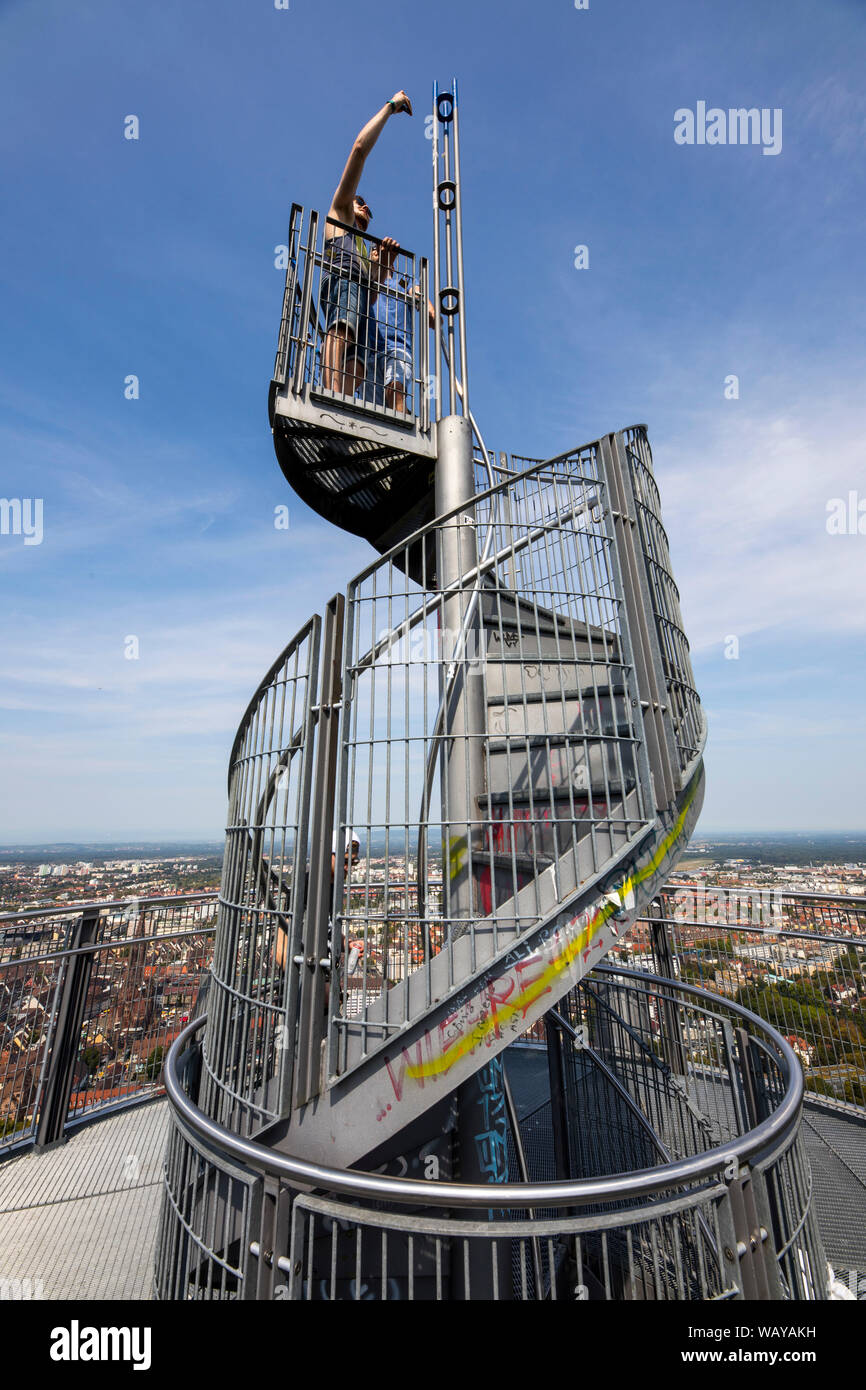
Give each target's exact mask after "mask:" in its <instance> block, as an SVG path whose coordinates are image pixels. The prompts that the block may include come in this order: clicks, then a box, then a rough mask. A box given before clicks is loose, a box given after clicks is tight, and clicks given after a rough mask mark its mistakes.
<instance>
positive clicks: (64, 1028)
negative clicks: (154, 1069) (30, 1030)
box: [36, 907, 99, 1149]
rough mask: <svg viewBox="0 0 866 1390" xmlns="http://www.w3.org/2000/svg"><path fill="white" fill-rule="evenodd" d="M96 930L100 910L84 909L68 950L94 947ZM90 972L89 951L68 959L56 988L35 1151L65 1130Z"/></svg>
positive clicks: (57, 1140)
mask: <svg viewBox="0 0 866 1390" xmlns="http://www.w3.org/2000/svg"><path fill="white" fill-rule="evenodd" d="M98 928H99V908H98V907H90V908H86V909H85V911H84V912H83V913H82V914H81V916H80V917H79V919H78V921H77V922H76V924H75V927H74V928H73V930H72V933H71V936H70V941H69V949H70V950H71V951H80V950H81V948H82V947H86V946H93V945H94V944H95V942H96V935H97V931H98ZM92 969H93V952H92V951H87V952H82V954H80V955H70V956H68V957H67V959H66V960H65V961H64V969H63V980H62V983H61V984H60V985H59V986H58V988H59V994H60V1003H59V1007H58V1011H57V1028H56V1031H55V1034H54V1044H53V1047H52V1049H51V1059H50V1062H49V1068H48V1076H47V1078H46V1082H45V1094H44V1097H43V1102H42V1109H41V1111H40V1114H39V1123H38V1125H37V1129H36V1148H37V1149H47V1148H51V1147H52V1146H53V1145H55V1144H61V1143H63V1142H64V1129H65V1126H66V1118H67V1115H68V1113H69V1102H70V1099H71V1097H72V1083H73V1081H74V1079H75V1064H76V1062H77V1061H78V1053H79V1048H80V1045H81V1025H82V1023H83V1022H84V1006H85V1003H86V1000H87V989H88V986H89V984H90V975H91V971H92Z"/></svg>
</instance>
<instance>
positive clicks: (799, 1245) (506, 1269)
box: [155, 967, 825, 1301]
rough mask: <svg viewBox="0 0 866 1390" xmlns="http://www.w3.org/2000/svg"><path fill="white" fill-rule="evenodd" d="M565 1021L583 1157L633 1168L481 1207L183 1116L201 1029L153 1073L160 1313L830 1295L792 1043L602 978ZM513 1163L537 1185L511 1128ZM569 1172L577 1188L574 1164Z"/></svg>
mask: <svg viewBox="0 0 866 1390" xmlns="http://www.w3.org/2000/svg"><path fill="white" fill-rule="evenodd" d="M559 1009H560V1012H559V1013H558V1014H557V1015H556V1017H557V1020H558V1024H557V1026H558V1027H560V1028H561V1029H562V1031H563V1036H564V1037H565V1038H566V1040H568V1038H569V1037H570V1038H571V1040H572V1042H573V1040H574V1039H575V1038H578V1039H580V1038H583V1037H584V1036H585V1035H588V1038H589V1041H588V1042H587V1044H586V1045H585V1046H583V1047H581V1048H579V1049H575V1047H574V1046H572V1047H571V1048H570V1049H566V1056H567V1067H566V1079H567V1083H568V1084H567V1085H566V1091H567V1092H568V1095H569V1097H570V1113H571V1119H572V1122H574V1124H575V1128H576V1130H583V1129H588V1127H587V1123H586V1122H587V1120H588V1119H589V1118H590V1116H589V1112H588V1110H587V1107H590V1108H593V1107H594V1118H595V1121H596V1139H597V1138H598V1135H599V1134H606V1135H607V1136H608V1138H609V1139H610V1147H609V1153H612V1154H614V1155H615V1154H617V1153H619V1154H622V1153H624V1152H626V1151H627V1152H628V1154H629V1156H630V1159H631V1161H632V1162H634V1161H635V1159H636V1158H637V1160H638V1161H639V1160H640V1157H641V1155H643V1156H644V1159H645V1162H644V1166H642V1167H637V1168H636V1169H635V1170H633V1171H619V1172H608V1173H605V1172H601V1173H599V1172H596V1173H590V1175H588V1176H582V1177H578V1178H573V1179H569V1180H562V1179H560V1180H558V1181H552V1182H551V1181H532V1180H530V1181H527V1182H522V1183H507V1184H496V1185H495V1188H491V1187H490V1186H485V1185H483V1184H463V1183H455V1182H443V1181H435V1180H433V1181H431V1180H425V1179H414V1178H411V1177H398V1176H393V1175H392V1174H390V1173H382V1172H379V1173H372V1172H363V1171H360V1170H358V1169H336V1168H331V1167H327V1166H325V1165H322V1164H317V1163H311V1162H307V1161H305V1160H302V1159H298V1158H294V1157H292V1156H291V1155H289V1154H285V1153H281V1152H278V1151H276V1150H274V1149H272V1148H268V1147H266V1146H265V1145H263V1144H260V1143H258V1142H256V1140H255V1139H250V1138H246V1137H244V1136H243V1135H240V1134H235V1133H232V1132H230V1131H228V1130H227V1129H225V1128H224V1127H223V1126H221V1125H220V1124H218V1123H217V1122H215V1121H214V1120H212V1119H210V1118H209V1117H208V1116H207V1115H206V1114H204V1113H203V1112H202V1111H201V1110H200V1109H199V1108H198V1106H197V1105H196V1104H195V1103H194V1101H193V1100H192V1099H191V1097H190V1094H189V1090H190V1087H189V1086H188V1084H187V1082H186V1080H185V1078H184V1076H182V1074H181V1073H182V1071H183V1070H184V1067H185V1060H184V1059H186V1060H188V1058H189V1056H190V1051H189V1048H190V1044H191V1043H192V1042H193V1039H194V1036H195V1034H196V1032H197V1030H198V1029H199V1028H200V1027H201V1026H202V1023H203V1019H197V1020H195V1021H194V1022H193V1023H191V1024H190V1025H189V1026H188V1028H187V1029H186V1030H185V1032H184V1033H183V1034H182V1035H181V1036H180V1037H179V1038H178V1040H177V1042H176V1043H175V1045H174V1047H173V1048H172V1051H171V1054H170V1056H169V1058H168V1061H167V1064H166V1068H165V1083H166V1090H167V1092H168V1095H169V1099H170V1103H171V1105H172V1108H173V1112H174V1114H173V1121H174V1123H173V1129H172V1133H171V1136H170V1140H169V1147H168V1154H167V1162H166V1178H165V1182H166V1186H165V1195H164V1203H163V1212H162V1229H161V1233H160V1239H159V1242H158V1256H157V1269H156V1280H155V1292H156V1295H157V1296H158V1297H160V1298H163V1299H178V1298H180V1299H186V1298H217V1299H234V1298H262V1299H274V1298H290V1299H335V1298H336V1299H393V1300H400V1299H416V1300H417V1299H452V1300H453V1299H459V1300H466V1299H471V1300H475V1299H504V1298H516V1299H524V1300H526V1299H531V1300H536V1299H548V1298H550V1299H560V1300H561V1299H563V1298H566V1299H578V1300H584V1299H588V1300H590V1301H592V1300H595V1299H615V1300H620V1299H622V1300H629V1299H641V1300H644V1299H647V1298H649V1299H676V1300H687V1299H725V1298H736V1297H752V1298H755V1297H764V1298H794V1299H815V1298H823V1297H825V1262H824V1258H823V1254H822V1251H821V1245H820V1239H819V1237H818V1234H817V1230H816V1226H815V1222H814V1216H813V1212H812V1203H811V1181H810V1177H809V1172H808V1167H807V1165H806V1163H805V1160H804V1157H803V1154H802V1150H801V1145H800V1139H799V1117H800V1110H801V1106H802V1099H803V1078H802V1071H801V1069H800V1066H799V1064H798V1062H797V1059H796V1057H795V1056H794V1053H793V1052H792V1050H791V1048H790V1047H789V1046H788V1044H787V1043H786V1042H785V1040H784V1039H783V1038H782V1037H781V1036H780V1035H779V1034H778V1033H776V1032H775V1030H774V1029H772V1028H771V1027H770V1026H769V1025H768V1024H766V1023H764V1022H763V1021H762V1020H761V1019H759V1018H758V1017H757V1016H756V1015H755V1014H752V1013H750V1012H749V1010H747V1009H745V1008H742V1007H741V1006H739V1005H736V1004H734V1003H733V1002H731V1001H728V1000H723V999H720V998H719V997H717V996H714V995H711V994H708V993H707V992H705V991H703V990H701V989H699V988H697V987H696V986H691V985H685V984H680V983H677V982H675V981H671V980H664V979H661V978H658V977H653V976H646V975H642V974H640V973H639V972H633V971H626V970H620V969H613V968H611V967H601V968H600V969H599V970H597V971H596V972H594V974H593V975H592V976H591V977H589V979H588V980H587V981H583V982H582V983H581V985H580V986H579V987H578V988H577V989H576V990H575V991H573V992H572V994H571V995H569V996H567V999H566V1000H565V1001H564V1002H561V1004H560V1006H559ZM569 1067H570V1068H571V1072H569V1071H568V1068H569ZM569 1077H570V1081H569V1080H568V1078H569ZM581 1106H583V1113H582V1114H577V1111H578V1110H579V1109H580V1107H581ZM540 1108H542V1109H543V1106H542V1107H540ZM537 1120H538V1116H537V1114H534V1116H533V1123H534V1124H535V1122H536V1121H537ZM602 1127H603V1128H602ZM536 1129H537V1124H536ZM623 1135H626V1137H627V1139H628V1142H627V1144H626V1145H625V1148H623V1143H622V1140H623ZM707 1141H710V1142H707ZM702 1143H703V1145H704V1146H703V1147H700V1146H701V1144H702ZM617 1145H619V1147H617ZM512 1149H513V1150H514V1149H516V1151H517V1152H518V1153H519V1157H520V1159H521V1163H519V1164H517V1165H515V1166H516V1167H517V1168H518V1170H520V1171H524V1172H528V1174H529V1176H530V1178H531V1176H532V1174H531V1172H530V1171H529V1169H530V1168H531V1166H532V1165H531V1164H530V1165H529V1167H527V1162H526V1152H525V1146H524V1145H523V1143H522V1142H521V1136H520V1133H519V1127H518V1131H517V1132H516V1133H515V1134H514V1135H513V1136H512ZM578 1160H579V1161H580V1162H581V1163H582V1166H583V1168H584V1171H586V1168H587V1166H589V1167H590V1168H591V1166H592V1162H593V1160H592V1157H591V1156H589V1155H588V1154H586V1153H584V1154H583V1155H582V1156H580V1155H578ZM494 1198H495V1206H494V1205H493V1204H492V1203H493V1200H494Z"/></svg>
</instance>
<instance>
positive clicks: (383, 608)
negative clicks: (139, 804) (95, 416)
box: [187, 85, 706, 1297]
mask: <svg viewBox="0 0 866 1390" xmlns="http://www.w3.org/2000/svg"><path fill="white" fill-rule="evenodd" d="M433 117H434V121H433V124H434V131H433V134H434V141H433V180H434V207H435V216H434V257H433V275H432V299H433V308H434V311H435V325H434V327H433V331H432V344H433V346H432V348H431V345H430V339H431V335H430V333H429V332H428V329H427V297H428V268H427V264H426V262H425V261H423V260H418V259H416V258H415V257H413V256H412V255H410V254H409V253H408V252H405V251H401V252H400V254H399V257H398V261H397V267H396V269H397V277H398V281H397V282H398V285H399V286H401V288H398V289H397V290H396V291H389V292H391V293H396V294H397V295H398V296H402V299H403V309H404V310H405V312H406V314H407V315H408V319H409V322H410V323H411V329H412V331H411V347H410V351H411V356H412V369H411V384H410V386H409V388H408V390H407V394H406V396H405V400H404V401H403V402H402V404H401V406H400V408H395V405H394V403H393V400H391V401H389V398H388V395H387V391H385V390H383V387H382V383H383V382H384V381H386V373H384V372H383V371H382V370H381V368H382V363H381V362H379V361H377V356H382V355H383V347H382V342H381V339H377V338H376V337H375V334H374V333H373V332H372V331H370V333H369V335H368V341H367V344H366V353H367V356H366V364H367V379H368V381H370V382H371V383H372V385H371V386H370V388H369V389H366V388H365V389H364V390H362V391H360V392H356V391H355V390H354V389H353V388H352V387H349V386H347V385H346V383H345V381H343V382H339V381H338V382H337V383H336V385H335V382H334V379H333V375H331V377H330V379H327V378H326V375H325V373H324V371H323V365H322V363H323V342H324V338H325V336H326V334H327V331H328V329H327V323H326V318H325V311H324V307H323V306H324V293H325V292H324V289H323V283H322V282H323V279H324V277H325V276H326V275H327V274H328V273H329V268H328V260H327V247H326V244H325V241H324V238H323V235H322V233H323V227H322V224H321V221H320V219H319V218H318V216H317V214H316V213H310V214H309V216H307V215H306V214H305V212H304V210H303V209H302V208H300V207H298V206H295V207H294V208H293V210H292V218H291V227H290V233H289V243H288V247H289V255H288V266H287V272H286V284H285V294H284V303H283V314H282V322H281V328H280V337H279V344H278V350H277V358H276V365H275V371H274V378H273V381H272V383H271V389H270V397H269V413H270V419H271V425H272V429H273V435H274V443H275V449H276V454H277V458H278V461H279V463H280V466H281V468H282V470H283V472H284V474H285V476H286V477H287V479H288V480H289V482H290V483H291V485H292V487H293V488H294V489H295V490H296V491H297V492H298V493H299V495H300V496H301V497H302V498H303V499H304V501H305V502H307V504H308V505H310V506H311V507H313V508H314V509H315V510H317V511H318V512H320V513H321V514H322V515H323V516H325V517H326V518H328V519H329V520H330V521H332V522H334V523H335V524H336V525H338V526H341V527H342V528H344V529H346V530H349V531H352V532H354V533H355V534H358V535H361V536H364V537H366V539H368V540H369V541H370V542H371V543H372V544H373V546H374V547H375V548H376V549H377V550H378V551H379V552H380V555H379V558H377V559H376V560H374V561H373V562H372V563H371V564H370V565H369V566H368V568H367V569H366V570H364V571H363V572H362V573H361V574H359V575H357V576H356V577H355V578H354V579H353V580H352V581H351V582H350V583H349V585H348V588H347V591H346V593H345V595H337V596H335V597H334V598H333V599H332V600H331V602H330V603H329V604H328V605H327V607H326V610H325V612H324V615H323V616H321V617H320V616H318V615H317V616H315V617H313V618H311V619H310V621H309V622H308V623H307V624H306V625H305V626H304V627H303V628H302V629H301V631H300V632H299V633H298V634H296V636H295V637H294V638H293V639H292V641H291V642H290V643H289V644H288V646H287V647H286V648H285V650H284V651H283V652H282V653H281V654H280V656H279V657H278V658H277V659H276V661H275V662H274V664H273V666H272V667H271V669H270V670H269V671H268V672H267V674H266V675H265V677H264V679H263V680H262V682H261V684H260V686H259V688H258V690H257V691H256V693H255V695H254V697H253V699H252V700H251V702H250V705H249V707H248V709H247V711H246V713H245V715H244V717H243V719H242V721H241V724H240V727H239V729H238V732H237V736H236V738H235V743H234V747H233V749H232V753H231V758H230V763H229V819H228V829H227V840H226V855H225V864H224V871H223V883H222V889H221V897H220V918H219V927H218V931H217V938H216V945H215V954H214V962H213V968H212V979H211V982H210V987H209V992H208V997H207V1001H206V1008H207V1020H206V1023H205V1025H204V1030H203V1042H202V1045H201V1048H200V1052H198V1053H197V1054H196V1055H195V1056H194V1057H193V1054H192V1053H191V1054H189V1055H188V1057H187V1062H188V1063H189V1064H190V1065H191V1064H192V1061H195V1064H196V1066H197V1067H200V1081H199V1082H198V1083H197V1103H198V1106H199V1108H200V1110H201V1111H202V1112H203V1113H204V1115H206V1116H207V1117H209V1121H210V1123H211V1124H212V1125H214V1126H218V1127H221V1128H222V1129H223V1130H225V1131H231V1133H232V1134H234V1135H237V1136H241V1137H246V1138H248V1139H253V1140H255V1142H256V1144H258V1145H264V1146H266V1147H268V1148H269V1149H271V1150H272V1151H273V1152H274V1153H275V1154H281V1155H289V1156H291V1158H292V1160H293V1161H298V1162H300V1163H308V1164H329V1165H331V1166H332V1167H333V1168H340V1169H350V1168H359V1169H363V1170H366V1171H370V1172H372V1171H375V1172H386V1173H392V1174H395V1175H397V1176H398V1177H406V1176H408V1177H410V1178H411V1177H413V1176H420V1177H431V1176H435V1177H437V1178H440V1179H442V1178H450V1177H456V1178H459V1179H460V1181H462V1182H464V1183H467V1182H472V1183H476V1184H481V1183H487V1184H496V1183H503V1182H507V1181H508V1179H509V1159H508V1148H509V1145H508V1139H507V1128H508V1115H509V1113H511V1112H512V1111H513V1100H512V1097H511V1096H510V1093H509V1087H508V1083H507V1079H506V1077H505V1075H504V1072H503V1068H502V1057H503V1053H504V1052H505V1050H506V1049H507V1048H508V1047H509V1046H510V1045H511V1044H512V1043H514V1042H515V1041H516V1040H518V1039H520V1038H521V1037H524V1036H526V1035H528V1034H530V1033H533V1032H534V1034H535V1035H536V1036H539V1033H538V1030H539V1029H540V1028H542V1027H543V1026H544V1021H545V1020H547V1023H548V1027H549V1025H550V1020H551V1018H552V1017H554V1016H555V1015H553V1014H552V1013H551V1011H554V1010H555V1008H556V1006H557V1004H558V1003H559V1001H561V1000H564V998H565V997H566V996H569V997H570V998H571V997H573V996H574V991H575V987H576V986H577V985H578V982H579V981H581V979H582V978H583V977H584V976H585V975H586V974H587V972H589V971H590V970H592V969H594V968H595V967H597V966H598V965H599V964H600V963H601V962H602V961H603V960H604V958H605V956H606V954H607V953H608V951H609V950H610V948H611V947H612V946H613V945H615V943H616V942H617V940H618V939H619V938H620V937H621V936H622V935H623V934H624V933H625V932H627V931H628V929H629V927H630V926H631V924H632V923H633V922H634V920H635V919H636V917H637V916H638V915H640V914H641V913H643V912H645V910H646V908H647V905H648V904H649V903H650V901H651V900H652V898H653V896H654V895H655V894H656V893H657V892H658V890H659V888H660V887H661V885H662V884H663V882H664V881H665V878H666V876H667V874H668V873H669V872H670V870H671V868H672V867H673V866H674V865H675V863H676V861H677V858H678V856H679V854H680V852H681V851H682V849H683V848H684V846H685V845H686V844H687V842H688V839H689V836H690V834H691V831H692V829H693V827H694V824H695V822H696V820H697V817H698V814H699V811H700V807H701V803H702V798H703V765H702V753H703V748H704V742H705V736H706V728H705V720H704V716H703V713H702V711H701V707H700V702H699V700H698V696H697V694H696V692H695V689H694V680H693V676H692V670H691V665H690V661H689V654H688V643H687V641H686V638H685V635H684V632H683V625H682V618H681V614H680V609H679V599H678V593H677V589H676V586H675V584H674V581H673V578H672V575H671V568H670V559H669V554H668V545H667V539H666V536H665V532H664V529H663V527H662V523H661V516H660V505H659V495H658V490H657V487H656V483H655V480H654V476H653V469H652V458H651V453H650V447H649V443H648V440H647V435H646V430H645V427H644V426H642V425H637V426H633V427H631V428H628V429H624V430H621V431H618V432H615V433H611V434H609V435H606V436H604V437H603V438H601V439H598V440H595V441H593V442H591V443H589V444H585V445H582V446H580V447H578V448H575V449H572V450H569V451H567V452H566V453H564V454H560V455H558V456H556V457H554V458H549V459H545V460H529V459H525V458H521V459H518V458H510V459H509V458H508V457H506V456H505V455H503V454H500V455H493V454H491V453H490V452H489V451H488V449H487V447H486V445H485V443H484V440H483V439H482V437H481V435H480V431H479V430H478V428H477V425H476V423H475V421H474V419H473V417H472V415H471V412H470V409H469V387H468V374H467V353H466V330H465V313H464V291H463V264H462V234H461V200H460V169H459V137H458V112H457V93H456V85H455V87H454V89H453V90H452V91H451V92H443V93H441V94H440V93H438V91H436V92H434V105H433ZM365 240H366V242H367V243H368V245H369V246H370V248H371V251H372V250H373V249H375V246H376V242H375V239H374V238H371V237H366V238H365ZM372 259H373V261H375V256H373V258H372ZM366 273H368V274H369V271H368V272H366ZM416 286H417V287H418V288H417V292H416V288H415V287H416ZM367 288H368V289H369V286H368V287H367ZM380 293H382V294H384V293H385V291H384V290H381V289H380ZM372 298H373V296H372V295H371V299H372ZM356 346H357V344H356ZM377 381H378V383H379V384H378V386H377V384H376V383H377ZM353 837H357V841H358V849H357V854H356V855H352V854H351V853H350V847H351V843H352V838H353ZM344 847H345V851H346V852H344ZM559 1022H560V1023H561V1022H562V1019H561V1018H560V1019H559ZM626 1031H628V1029H626ZM512 1168H513V1157H512ZM203 1174H204V1169H202V1168H200V1169H199V1170H198V1176H196V1174H195V1173H192V1172H191V1173H190V1174H189V1175H188V1183H187V1187H188V1190H189V1191H190V1192H195V1191H197V1192H198V1194H199V1196H198V1199H197V1200H200V1201H205V1200H211V1198H208V1197H207V1191H208V1190H209V1189H208V1181H210V1180H209V1179H206V1177H205V1176H204V1175H203ZM510 1176H511V1178H512V1180H513V1178H514V1177H515V1176H516V1175H515V1174H514V1173H513V1171H512V1172H511V1174H510ZM218 1186H219V1183H217V1187H218ZM202 1194H204V1195H202ZM192 1200H193V1198H192V1197H190V1201H192ZM277 1205H279V1204H277ZM228 1207H231V1203H230V1202H229V1203H228ZM227 1209H228V1208H227ZM492 1210H493V1207H492V1204H491V1208H490V1210H489V1211H488V1212H487V1215H488V1216H489V1215H490V1214H491V1212H492ZM235 1215H236V1216H237V1215H238V1213H237V1212H236V1213H235ZM482 1215H484V1211H483V1209H482ZM232 1229H233V1228H232V1223H231V1221H228V1223H227V1224H226V1226H225V1231H224V1238H223V1243H222V1246H221V1247H220V1248H221V1249H222V1250H223V1251H224V1252H225V1251H228V1250H230V1248H231V1243H232V1237H231V1231H232ZM217 1244H219V1242H217ZM226 1258H228V1256H226ZM335 1258H336V1257H335ZM404 1264H405V1261H404ZM493 1266H494V1272H493V1278H494V1282H496V1281H497V1280H498V1279H499V1275H497V1273H496V1260H494V1262H493ZM411 1268H412V1261H411V1259H409V1260H408V1265H406V1269H409V1270H411ZM468 1269H469V1264H467V1266H466V1270H467V1271H468ZM500 1273H501V1271H500ZM191 1277H193V1276H191ZM407 1277H408V1276H407ZM479 1277H480V1276H479ZM490 1277H491V1276H490V1272H489V1270H488V1272H487V1274H485V1276H484V1278H485V1279H488V1280H489V1278H490ZM503 1277H504V1276H503ZM454 1278H455V1279H456V1281H457V1282H456V1283H455V1284H454V1286H453V1287H454V1289H455V1290H456V1289H457V1287H458V1285H460V1281H461V1280H468V1279H469V1274H468V1272H465V1271H462V1270H461V1271H459V1272H458V1274H455V1275H454ZM497 1286H498V1285H497ZM478 1287H479V1283H478V1277H476V1283H475V1288H476V1294H475V1295H474V1296H478V1294H477V1289H478ZM453 1296H457V1297H460V1296H464V1295H461V1294H460V1293H459V1292H455V1293H454V1294H453ZM465 1296H468V1295H465Z"/></svg>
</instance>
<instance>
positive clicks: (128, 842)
mask: <svg viewBox="0 0 866 1390" xmlns="http://www.w3.org/2000/svg"><path fill="white" fill-rule="evenodd" d="M382 833H384V832H382ZM734 835H738V836H742V837H744V838H746V839H769V838H773V837H776V838H781V839H791V840H795V839H798V840H803V839H836V838H845V837H851V838H853V839H857V838H864V839H866V827H864V828H845V829H836V830H787V829H785V828H784V827H783V828H774V829H772V830H767V829H763V830H762V829H748V830H743V829H739V828H736V827H734V828H731V827H730V826H727V827H718V828H712V829H702V830H699V831H696V832H695V833H694V834H693V835H692V837H691V839H690V841H689V844H694V843H695V842H696V841H699V840H705V839H714V838H717V837H728V836H734ZM224 838H225V837H224V835H223V834H219V835H204V834H202V835H177V834H172V835H161V836H160V835H154V836H153V838H151V836H150V834H148V835H147V836H135V835H124V836H121V837H120V838H119V839H111V840H109V839H105V838H103V837H102V836H99V835H97V836H94V837H92V838H90V839H82V840H72V839H65V838H63V837H58V838H57V839H52V840H31V839H22V840H9V841H0V853H4V852H7V851H11V850H16V849H31V850H32V849H46V850H48V849H55V850H57V849H96V848H106V849H124V848H126V849H157V848H173V847H177V846H181V845H184V846H187V847H190V846H201V847H205V846H211V845H218V846H220V847H221V846H222V844H223V841H224ZM374 838H377V837H376V836H375V835H374Z"/></svg>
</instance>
